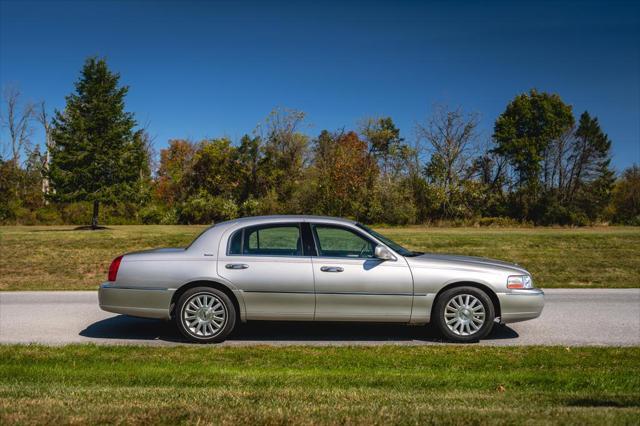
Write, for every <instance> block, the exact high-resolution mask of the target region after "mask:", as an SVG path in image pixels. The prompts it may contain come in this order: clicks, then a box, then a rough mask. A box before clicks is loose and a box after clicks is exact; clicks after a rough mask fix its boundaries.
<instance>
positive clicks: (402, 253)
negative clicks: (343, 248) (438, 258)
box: [356, 223, 422, 257]
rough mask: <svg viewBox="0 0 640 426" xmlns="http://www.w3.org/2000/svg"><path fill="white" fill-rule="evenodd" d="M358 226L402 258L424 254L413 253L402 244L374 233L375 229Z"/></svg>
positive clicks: (358, 224)
mask: <svg viewBox="0 0 640 426" xmlns="http://www.w3.org/2000/svg"><path fill="white" fill-rule="evenodd" d="M356 226H357V227H359V228H362V229H364V230H365V231H367V232H368V233H369V234H371V235H372V236H374V237H375V238H377V239H378V240H380V241H382V242H383V243H385V244H386V245H388V246H389V247H390V248H391V249H392V250H393V251H395V252H396V253H398V254H399V255H400V256H405V257H412V256H418V255H419V254H422V253H420V252H417V251H411V250H409V249H406V248H404V247H402V246H401V245H400V244H398V243H396V242H395V241H393V240H391V239H389V238H387V237H385V236H384V235H382V234H379V233H378V232H376V231H374V230H373V229H371V228H369V227H367V226H364V225H363V224H361V223H356Z"/></svg>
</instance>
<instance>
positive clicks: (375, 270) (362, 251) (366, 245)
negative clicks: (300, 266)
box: [311, 223, 413, 322]
mask: <svg viewBox="0 0 640 426" xmlns="http://www.w3.org/2000/svg"><path fill="white" fill-rule="evenodd" d="M311 229H312V235H313V238H314V240H315V244H316V249H317V251H318V253H317V257H313V258H312V260H313V273H314V277H315V289H316V315H315V319H316V320H318V321H384V322H408V321H409V319H410V317H411V305H412V302H413V279H412V276H411V271H410V270H409V266H408V265H407V262H406V261H405V259H404V258H402V257H398V259H397V260H395V261H389V260H387V261H382V260H380V259H376V258H375V257H374V249H375V246H376V243H375V241H373V240H372V239H371V238H368V236H366V235H364V234H363V233H361V232H359V231H358V230H356V229H354V228H350V227H346V226H342V225H333V224H323V223H311Z"/></svg>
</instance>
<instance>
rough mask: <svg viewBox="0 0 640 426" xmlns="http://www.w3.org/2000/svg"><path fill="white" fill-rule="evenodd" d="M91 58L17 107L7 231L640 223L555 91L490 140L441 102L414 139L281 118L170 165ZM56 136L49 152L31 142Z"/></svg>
mask: <svg viewBox="0 0 640 426" xmlns="http://www.w3.org/2000/svg"><path fill="white" fill-rule="evenodd" d="M119 78H120V76H119V74H117V73H114V72H112V71H110V70H109V68H108V66H107V63H106V62H105V60H103V59H99V58H89V59H88V60H87V61H86V62H85V64H84V67H83V69H82V71H81V74H80V77H79V78H78V80H77V81H76V83H75V91H74V92H73V93H71V94H70V95H68V96H67V98H66V106H65V108H64V109H63V110H61V111H55V112H54V114H53V115H52V116H51V117H49V115H48V113H47V109H46V106H45V105H44V104H40V105H33V104H30V103H25V104H24V105H23V104H22V103H21V99H20V93H19V91H17V89H15V87H9V88H6V89H5V91H4V96H3V110H2V124H3V126H4V128H5V132H4V134H5V135H6V137H5V138H3V140H2V143H3V152H2V157H0V202H1V204H0V221H1V222H2V223H5V224H8V223H25V224H33V223H77V224H80V223H83V224H89V223H90V224H91V227H93V228H96V227H98V223H99V221H102V222H105V223H162V224H173V223H184V224H191V223H211V222H218V221H222V220H226V219H232V218H235V217H239V216H249V215H261V214H298V213H299V214H321V215H331V216H341V217H350V218H354V219H356V220H358V221H362V222H365V223H386V224H416V223H436V222H445V223H464V224H471V223H480V224H514V223H532V224H537V225H553V224H560V225H588V224H595V223H603V222H613V223H622V224H635V225H640V168H639V167H638V166H637V165H634V166H632V167H630V168H629V169H627V170H625V171H624V172H623V173H622V174H621V175H620V176H616V174H615V172H614V171H613V169H612V167H611V144H612V142H611V140H610V139H609V137H608V136H607V134H606V133H605V132H604V131H603V129H602V128H601V126H600V123H599V122H598V119H597V117H594V116H592V115H590V114H589V113H588V112H586V111H585V112H582V113H581V114H580V115H579V116H578V117H576V115H575V114H574V111H573V109H572V107H571V105H568V104H566V103H565V102H564V101H563V100H562V99H561V98H560V96H558V95H557V94H552V93H545V92H539V91H537V90H530V91H529V92H527V93H523V94H519V95H517V96H516V97H515V98H514V99H513V100H512V101H511V102H509V104H508V105H507V106H506V107H505V110H504V112H503V113H502V114H500V115H499V116H498V117H497V118H496V121H495V124H494V130H493V134H492V135H491V137H490V138H487V140H485V139H484V138H483V137H482V136H481V134H480V132H479V128H478V127H479V126H478V123H479V117H478V115H477V114H470V113H466V112H465V111H463V110H462V109H461V108H449V107H447V106H445V105H439V106H437V107H436V108H434V112H433V113H432V115H431V117H429V118H428V119H427V120H425V121H424V122H422V123H418V124H417V125H416V127H415V131H414V133H415V136H414V137H412V138H411V140H407V139H405V138H404V137H403V136H402V134H401V132H400V129H398V127H397V126H396V124H395V123H394V122H393V120H392V118H391V117H376V118H367V119H364V120H362V121H361V122H360V123H359V124H358V126H357V128H356V129H352V130H347V129H338V130H322V131H321V132H320V133H319V134H317V135H316V136H310V135H308V134H307V132H306V131H305V129H306V124H305V123H306V121H305V119H306V117H305V114H304V113H303V112H301V111H297V110H291V109H283V108H280V109H275V110H274V111H272V112H271V113H270V114H269V115H268V116H267V118H266V119H265V120H264V122H262V123H261V124H260V125H259V126H258V127H257V128H256V129H254V130H253V131H252V132H251V133H248V134H246V135H245V136H243V137H242V138H241V139H240V141H232V140H230V139H229V138H226V137H221V138H215V139H206V140H202V141H197V142H195V141H190V140H186V139H173V140H170V141H169V143H168V146H167V147H166V148H164V149H161V150H160V152H159V155H156V152H155V150H154V148H153V143H152V139H151V138H150V137H149V134H148V132H147V131H146V130H145V129H144V128H140V127H139V126H138V123H137V122H136V120H135V117H134V115H133V114H132V113H130V112H127V111H126V107H125V98H126V94H127V92H128V90H129V88H128V87H126V86H122V85H120V83H119ZM35 124H39V125H40V126H42V130H43V133H44V138H45V140H44V143H43V146H44V152H41V150H40V147H39V146H38V145H34V144H32V135H33V126H34V125H35Z"/></svg>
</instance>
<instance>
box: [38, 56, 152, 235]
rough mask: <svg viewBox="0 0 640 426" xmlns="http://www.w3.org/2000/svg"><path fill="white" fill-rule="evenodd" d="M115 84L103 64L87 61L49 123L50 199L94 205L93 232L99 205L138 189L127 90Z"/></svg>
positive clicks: (136, 150)
mask: <svg viewBox="0 0 640 426" xmlns="http://www.w3.org/2000/svg"><path fill="white" fill-rule="evenodd" d="M119 79H120V75H119V74H117V73H112V72H111V71H110V70H109V68H108V67H107V63H106V62H105V60H103V59H98V58H89V59H87V61H86V62H85V64H84V67H83V69H82V72H81V75H80V78H79V80H78V81H77V82H76V83H75V93H72V94H70V95H69V96H67V98H66V101H67V104H66V107H65V109H64V111H56V113H55V117H54V119H53V123H52V133H51V137H52V140H53V142H54V148H53V150H52V152H51V166H50V170H49V177H50V179H51V184H52V186H53V188H54V191H53V192H52V194H51V197H52V198H53V199H54V200H55V201H61V202H76V201H88V202H91V203H93V216H92V221H91V227H92V229H96V228H97V227H98V210H99V205H100V203H107V204H110V203H116V202H119V201H129V200H132V199H135V198H136V195H137V193H138V189H139V185H138V183H139V181H140V176H141V173H140V167H141V164H142V162H141V161H140V158H141V155H142V154H141V153H140V152H139V151H140V149H142V148H141V146H142V144H141V143H140V142H139V141H138V140H136V137H135V133H134V130H133V128H134V126H135V125H136V122H135V120H134V117H133V114H132V113H129V112H126V111H125V110H124V99H125V96H126V94H127V91H128V87H127V86H119V85H118V81H119Z"/></svg>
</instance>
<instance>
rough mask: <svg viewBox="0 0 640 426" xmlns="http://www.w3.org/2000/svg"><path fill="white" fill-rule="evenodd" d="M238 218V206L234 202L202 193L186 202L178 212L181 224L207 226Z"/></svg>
mask: <svg viewBox="0 0 640 426" xmlns="http://www.w3.org/2000/svg"><path fill="white" fill-rule="evenodd" d="M236 217H238V206H237V205H236V203H235V202H234V201H233V200H230V199H227V198H223V197H219V196H213V195H211V194H209V193H207V192H205V191H200V192H199V193H198V194H197V195H196V196H193V197H190V198H188V199H187V201H186V202H184V203H183V204H182V205H181V206H180V209H179V211H178V218H179V221H180V223H188V224H196V223H199V224H205V223H212V222H220V221H224V220H229V219H233V218H236Z"/></svg>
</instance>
